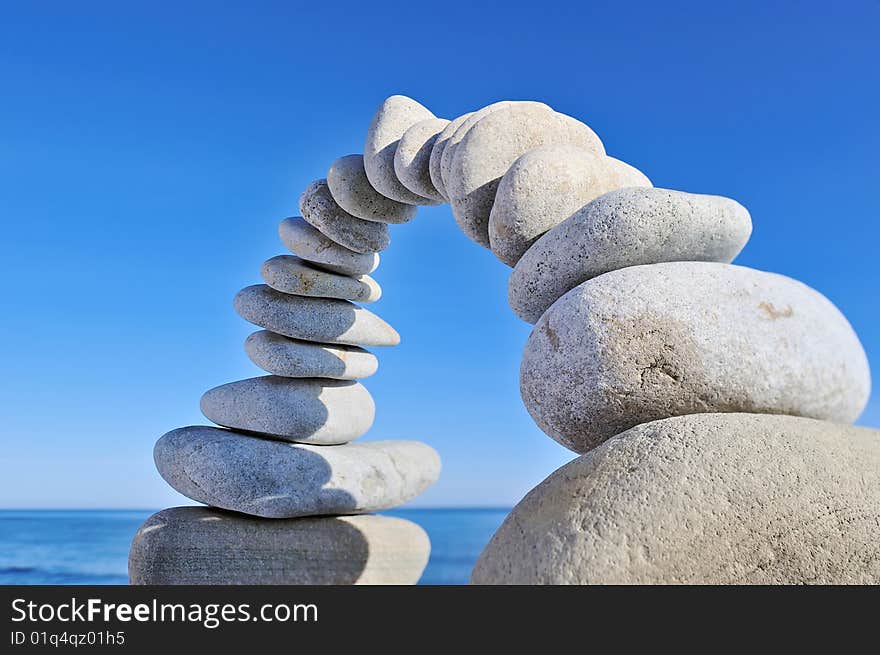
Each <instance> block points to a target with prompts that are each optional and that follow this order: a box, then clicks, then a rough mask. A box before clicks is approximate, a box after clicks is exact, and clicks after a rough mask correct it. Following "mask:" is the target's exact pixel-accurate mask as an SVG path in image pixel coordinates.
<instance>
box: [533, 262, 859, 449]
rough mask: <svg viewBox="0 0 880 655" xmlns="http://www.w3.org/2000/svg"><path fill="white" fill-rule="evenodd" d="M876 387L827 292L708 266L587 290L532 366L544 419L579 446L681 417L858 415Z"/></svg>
mask: <svg viewBox="0 0 880 655" xmlns="http://www.w3.org/2000/svg"><path fill="white" fill-rule="evenodd" d="M870 387H871V383H870V374H869V371H868V362H867V360H866V358H865V352H864V350H863V349H862V345H861V344H860V343H859V339H858V337H857V336H856V335H855V333H854V332H853V330H852V328H851V327H850V325H849V323H848V322H847V320H846V319H845V318H844V317H843V315H842V314H841V313H840V312H839V311H838V310H837V308H836V307H835V306H834V305H833V304H831V302H830V301H829V300H828V299H827V298H825V297H824V296H823V295H822V294H820V293H818V292H817V291H814V290H813V289H811V288H810V287H808V286H806V285H804V284H802V283H800V282H797V281H796V280H792V279H791V278H787V277H785V276H782V275H776V274H773V273H765V272H763V271H756V270H754V269H750V268H743V267H741V266H733V265H731V264H713V263H705V262H672V263H667V264H652V265H650V266H632V267H630V268H623V269H620V270H617V271H612V272H611V273H606V274H605V275H600V276H599V277H596V278H593V279H592V280H589V281H587V282H584V283H583V284H581V285H579V286H577V287H575V288H574V289H572V290H571V291H569V292H568V293H567V294H565V295H564V296H562V298H560V299H559V300H558V301H556V303H554V304H553V306H552V307H550V309H548V310H547V311H546V312H545V313H544V315H543V316H542V317H541V319H540V320H539V321H538V322H537V324H535V327H534V329H533V330H532V333H531V335H530V336H529V339H528V342H527V343H526V347H525V351H524V353H523V359H522V366H521V369H520V391H521V393H522V398H523V402H524V403H525V406H526V408H527V409H528V411H529V413H530V414H531V415H532V418H534V419H535V422H536V423H537V424H538V426H539V427H540V428H541V429H542V430H543V431H544V432H546V433H547V434H548V435H550V436H551V437H552V438H553V439H555V440H556V441H558V442H559V443H561V444H562V445H564V446H566V447H567V448H570V449H571V450H574V451H576V452H581V453H583V452H586V451H588V450H590V449H591V448H594V447H595V446H597V445H599V444H600V443H602V442H603V441H605V440H606V439H608V438H609V437H611V436H613V435H615V434H617V433H619V432H623V431H624V430H627V429H629V428H631V427H633V426H635V425H638V424H640V423H646V422H648V421H653V420H657V419H662V418H667V417H670V416H679V415H683V414H698V413H703V412H755V413H764V414H791V415H796V416H806V417H810V418H817V419H824V420H829V421H838V422H841V423H849V422H851V421H854V420H855V419H856V418H857V417H858V416H859V414H860V413H861V411H862V409H863V408H864V407H865V404H866V403H867V400H868V394H869V392H870Z"/></svg>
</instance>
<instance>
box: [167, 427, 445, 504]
mask: <svg viewBox="0 0 880 655" xmlns="http://www.w3.org/2000/svg"><path fill="white" fill-rule="evenodd" d="M153 454H154V459H155V460H156V467H157V468H158V469H159V473H160V474H161V475H162V477H163V478H165V481H166V482H168V484H170V485H171V486H172V487H174V488H175V489H176V490H177V491H179V492H180V493H182V494H183V495H184V496H186V497H187V498H191V499H192V500H195V501H198V502H200V503H205V504H206V505H211V506H212V507H220V508H223V509H229V510H233V511H236V512H241V513H243V514H250V515H253V516H261V517H263V518H295V517H299V516H315V515H321V514H364V513H367V512H374V511H378V510H382V509H388V508H391V507H396V506H397V505H402V504H403V503H405V502H407V501H408V500H411V499H412V498H415V497H416V496H418V495H419V494H420V493H422V492H423V491H424V490H425V489H427V488H428V487H429V486H431V485H432V484H434V482H436V481H437V477H438V476H439V475H440V457H439V456H438V455H437V453H436V452H435V451H434V449H433V448H431V447H430V446H428V445H426V444H423V443H421V442H418V441H371V442H367V443H349V444H345V445H342V446H335V447H333V448H328V447H326V446H309V445H304V444H289V443H284V442H281V441H272V440H269V439H261V438H258V437H251V436H247V435H244V434H239V433H236V432H230V431H229V430H221V429H219V428H212V427H207V426H190V427H186V428H179V429H177V430H172V431H171V432H169V433H167V434H165V435H164V436H162V438H161V439H159V441H158V442H157V443H156V448H155V449H154V451H153Z"/></svg>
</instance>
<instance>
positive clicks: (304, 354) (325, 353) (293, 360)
mask: <svg viewBox="0 0 880 655" xmlns="http://www.w3.org/2000/svg"><path fill="white" fill-rule="evenodd" d="M244 349H245V352H246V353H247V355H248V357H250V360H251V361H252V362H253V363H254V364H256V365H257V366H259V367H260V368H261V369H263V370H264V371H268V372H269V373H272V374H273V375H279V376H281V377H288V378H331V379H335V380H358V379H361V378H367V377H370V376H371V375H373V373H375V372H376V371H377V370H378V369H379V360H378V359H377V357H376V356H375V355H374V354H373V353H371V352H369V351H367V350H364V349H363V348H358V347H357V346H342V345H335V346H331V345H329V344H321V343H312V342H309V341H299V340H297V339H290V338H288V337H285V336H282V335H280V334H275V333H274V332H269V331H268V330H259V331H257V332H254V333H253V334H251V335H249V336H248V338H247V339H246V340H245V342H244Z"/></svg>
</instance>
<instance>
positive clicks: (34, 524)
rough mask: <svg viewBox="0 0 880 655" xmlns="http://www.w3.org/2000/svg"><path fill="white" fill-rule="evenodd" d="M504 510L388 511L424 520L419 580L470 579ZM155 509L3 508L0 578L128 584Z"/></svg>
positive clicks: (23, 581) (29, 581) (13, 581)
mask: <svg viewBox="0 0 880 655" xmlns="http://www.w3.org/2000/svg"><path fill="white" fill-rule="evenodd" d="M507 512H508V510H506V509H402V510H392V511H387V512H382V513H383V514H387V515H389V516H399V517H401V518H405V519H409V520H410V521H414V522H415V523H418V524H419V525H421V526H422V527H423V528H424V529H425V531H426V532H427V533H428V534H429V535H430V537H431V546H432V549H431V559H430V561H429V562H428V566H427V568H426V569H425V573H424V575H423V576H422V580H421V582H420V584H467V581H468V579H469V577H470V573H471V569H472V568H473V565H474V562H476V559H477V556H478V555H479V554H480V551H481V550H482V549H483V546H485V545H486V542H488V541H489V537H491V536H492V533H494V532H495V530H496V528H498V526H499V525H501V521H503V520H504V517H505V516H506V515H507ZM150 514H152V512H149V511H105V510H100V511H93V510H82V511H27V510H13V511H7V510H0V584H24V585H31V584H52V585H59V584H62V585H67V584H87V585H100V584H127V583H128V576H127V572H126V571H127V561H128V546H129V544H130V543H131V538H132V536H134V533H135V532H136V531H137V529H138V527H139V526H140V524H141V523H143V522H144V521H145V520H146V518H147V517H148V516H149V515H150Z"/></svg>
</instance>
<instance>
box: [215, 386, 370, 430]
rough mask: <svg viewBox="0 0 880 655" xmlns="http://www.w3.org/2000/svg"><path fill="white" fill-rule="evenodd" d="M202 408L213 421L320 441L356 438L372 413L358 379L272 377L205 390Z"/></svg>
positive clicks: (234, 426) (368, 427) (240, 427)
mask: <svg viewBox="0 0 880 655" xmlns="http://www.w3.org/2000/svg"><path fill="white" fill-rule="evenodd" d="M201 408H202V414H204V415H205V417H206V418H208V419H209V420H211V421H213V422H214V423H216V424H217V425H222V426H224V427H227V428H233V429H236V430H244V431H246V432H257V433H259V434H267V435H270V436H272V437H275V438H277V439H283V440H285V441H296V442H298V443H311V444H322V445H333V444H342V443H347V442H349V441H351V440H353V439H357V438H358V437H359V436H361V435H362V434H364V433H365V432H366V431H367V430H369V429H370V426H371V425H373V417H374V416H375V413H376V405H375V403H373V397H372V396H371V395H370V392H369V391H367V388H366V387H365V386H364V385H362V384H361V383H359V382H353V381H349V380H326V379H323V378H299V379H297V378H283V377H277V376H275V375H264V376H262V377H258V378H248V379H246V380H238V381H237V382H230V383H228V384H222V385H220V386H219V387H214V388H213V389H209V390H208V391H206V392H205V393H204V395H203V396H202V402H201Z"/></svg>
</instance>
